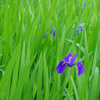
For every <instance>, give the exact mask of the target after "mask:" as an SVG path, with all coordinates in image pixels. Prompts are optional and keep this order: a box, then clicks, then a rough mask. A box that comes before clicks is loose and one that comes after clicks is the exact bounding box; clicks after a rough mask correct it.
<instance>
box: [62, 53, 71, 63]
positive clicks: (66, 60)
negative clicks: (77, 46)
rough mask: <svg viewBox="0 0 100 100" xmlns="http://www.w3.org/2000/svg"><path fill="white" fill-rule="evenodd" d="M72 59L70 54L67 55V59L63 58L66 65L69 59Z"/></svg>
mask: <svg viewBox="0 0 100 100" xmlns="http://www.w3.org/2000/svg"><path fill="white" fill-rule="evenodd" d="M70 57H72V54H71V52H70V53H69V54H68V56H67V57H65V58H64V60H65V62H66V63H68V62H69V58H70Z"/></svg>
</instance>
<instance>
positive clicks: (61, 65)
mask: <svg viewBox="0 0 100 100" xmlns="http://www.w3.org/2000/svg"><path fill="white" fill-rule="evenodd" d="M77 55H78V53H76V54H75V55H74V56H72V54H71V52H70V53H69V54H68V56H67V57H65V58H64V61H60V63H59V64H58V66H57V68H56V71H57V73H58V74H60V73H63V72H64V70H65V68H66V65H68V66H69V67H72V66H73V65H76V64H77V66H78V76H79V75H81V74H83V73H84V71H85V68H84V66H83V65H82V64H81V62H77V63H74V61H75V59H76V57H77Z"/></svg>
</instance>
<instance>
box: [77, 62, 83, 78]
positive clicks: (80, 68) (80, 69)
mask: <svg viewBox="0 0 100 100" xmlns="http://www.w3.org/2000/svg"><path fill="white" fill-rule="evenodd" d="M77 66H78V76H80V75H81V74H83V73H84V71H85V68H84V66H83V65H82V64H81V61H80V62H77Z"/></svg>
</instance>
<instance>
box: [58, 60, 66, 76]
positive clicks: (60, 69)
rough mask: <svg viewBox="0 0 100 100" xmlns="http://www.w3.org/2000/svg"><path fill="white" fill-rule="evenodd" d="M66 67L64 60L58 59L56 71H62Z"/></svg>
mask: <svg viewBox="0 0 100 100" xmlns="http://www.w3.org/2000/svg"><path fill="white" fill-rule="evenodd" d="M65 68H66V63H65V62H64V61H60V63H59V64H58V66H57V68H56V71H57V73H58V74H59V73H63V72H64V69H65Z"/></svg>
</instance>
